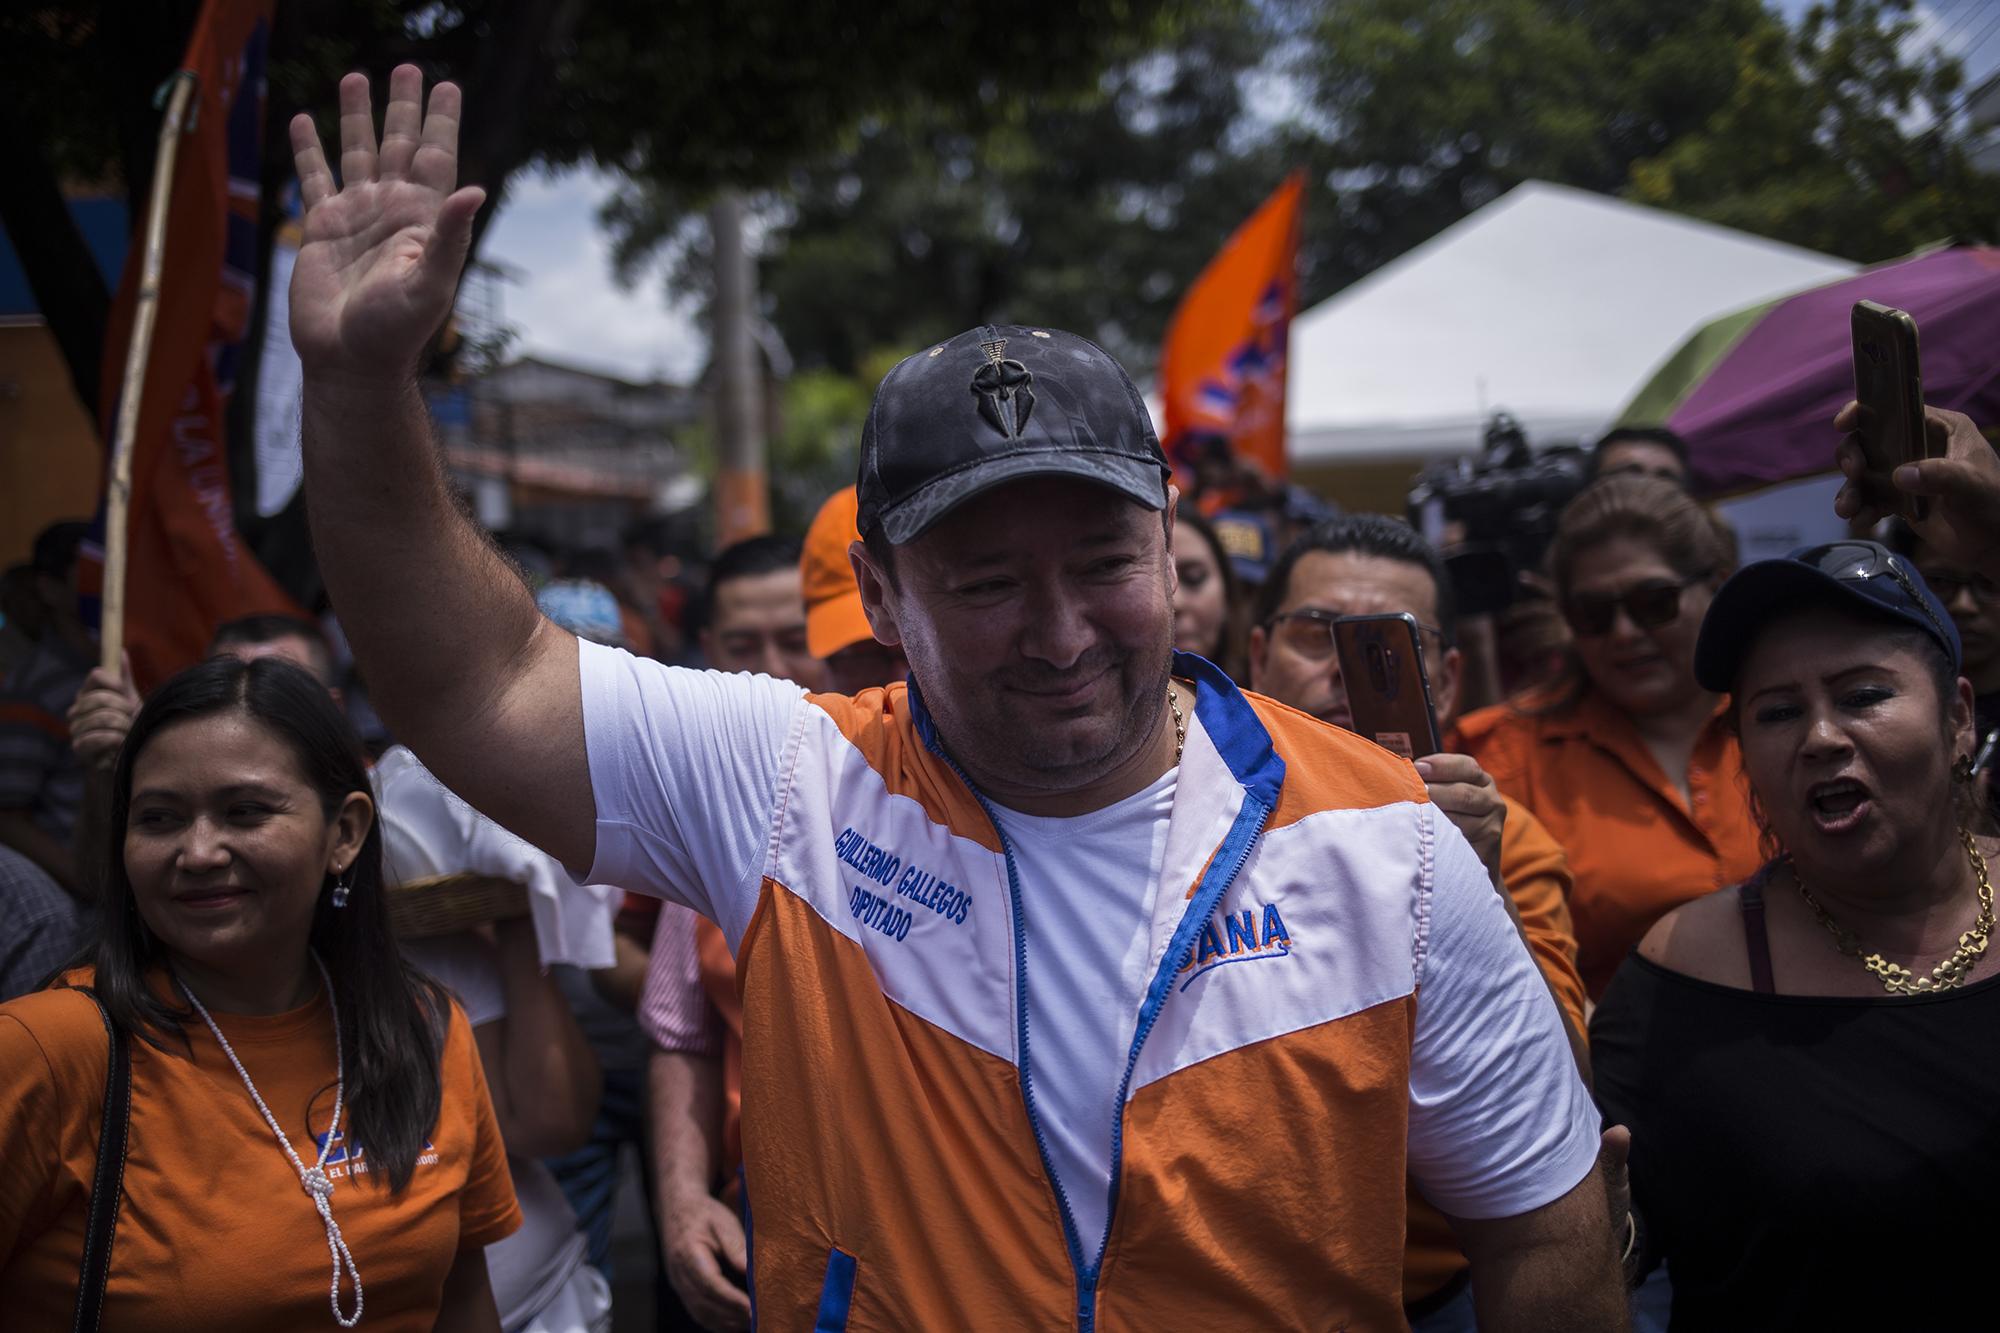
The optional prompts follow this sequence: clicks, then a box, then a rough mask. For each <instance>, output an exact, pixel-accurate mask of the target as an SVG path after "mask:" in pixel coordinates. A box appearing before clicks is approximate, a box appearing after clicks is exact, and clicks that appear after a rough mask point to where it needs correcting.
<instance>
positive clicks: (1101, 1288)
mask: <svg viewBox="0 0 2000 1333" xmlns="http://www.w3.org/2000/svg"><path fill="white" fill-rule="evenodd" d="M367 91H368V90H367V83H366V80H364V79H362V78H360V77H359V76H349V78H348V79H347V80H346V81H345V82H344V83H343V84H342V87H341V109H342V110H341V178H342V182H343V184H342V187H341V188H340V189H339V190H338V191H336V190H335V188H334V182H333V180H332V177H331V175H330V173H329V171H328V169H327V166H326V163H325V160H324V158H323V156H322V154H321V151H320V148H319V145H318V143H317V140H316V136H315V134H314V132H313V129H312V126H311V123H310V122H309V121H307V120H305V119H303V118H301V119H300V120H299V121H297V122H295V123H294V125H293V142H294V147H295V149H296V152H297V158H298V166H299V176H300V181H301V185H302V188H303V191H304V195H305V200H306V205H307V214H306V224H305V225H306V239H305V244H304V246H303V247H302V249H301V251H300V255H299V260H298V266H297V269H296V271H295V276H294V280H293V289H292V309H293V338H294V341H295V342H296V344H297V346H298V350H299V354H300V357H301V359H302V360H303V361H304V363H305V369H306V400H305V415H304V426H305V451H306V467H307V485H308V500H309V504H310V512H311V516H312V522H313V533H314V539H315V542H316V544H317V547H318V550H319V553H320V558H321V561H322V564H323V566H324V569H325V573H326V578H327V582H328V586H329V588H330V590H331V592H332V595H333V598H334V601H335V604H336V605H337V606H338V607H339V608H340V612H341V617H342V621H343V624H344V625H345V626H346V627H347V629H348V632H349V635H350V637H351V640H352V643H353V646H354V649H355V653H356V655H357V657H358V659H359V661H360V663H361V665H362V667H363V669H364V670H365V671H366V672H367V673H368V676H369V680H370V682H371V684H372V685H374V686H375V689H376V694H377V701H378V704H379V706H380V707H381V709H382V711H383V713H384V715H385V717H387V718H388V719H389V720H390V722H391V723H392V724H393V725H394V726H395V728H396V729H397V732H398V734H399V735H401V736H403V737H404V738H406V739H407V741H408V742H409V744H410V745H411V747H412V748H413V749H414V750H415V751H416V752H417V753H418V754H420V755H421V756H423V758H424V761H425V762H426V764H427V765H429V766H430V767H431V768H432V770H433V771H434V772H436V773H437V774H438V775H439V776H440V777H441V778H443V779H444V780H445V781H446V782H447V783H449V784H450V785H451V786H453V787H454V788H456V789H457V790H458V791H459V792H461V793H462V794H463V795H465V796H466V798H467V799H469V800H470V801H471V802H472V803H473V804H475V805H477V806H478V807H480V808H481V809H483V810H485V811H486V812H487V813H489V814H491V815H492V816H493V817H494V818H496V819H498V820H499V821H500V822H501V823H503V824H506V825H507V826H509V827H511V828H513V829H515V830H516V831H518V832H519V833H521V834H522V835H523V836H525V837H527V838H529V839H531V840H532V841H535V842H536V843H538V844H540V845H541V846H543V847H544V848H546V849H548V850H549V851H550V852H551V853H552V854H554V855H556V856H557V857H559V858H560V859H562V860H563V861H565V862H566V863H567V864H569V865H570V866H571V867H573V868H574V869H575V870H577V871H578V872H579V873H585V872H587V874H588V877H589V878H591V879H596V880H604V881H607V882H612V883H618V884H622V885H627V886H631V887H636V888H645V889H649V890H651V891H653V892H657V893H659V894H661V895H662V896H664V897H668V898H672V899H674V900H677V901H680V902H683V903H686V904H688V905H689V906H691V907H693V908H695V909H696V910H697V911H700V912H702V913H703V914H705V915H707V916H710V917H711V918H713V919H714V920H715V921H716V922H717V923H718V924H719V925H720V926H721V927H722V929H723V931H724V933H725V935H726V936H727V937H728V940H729V943H730V945H731V946H732V947H733V949H734V951H735V954H736V957H737V959H738V962H739V967H740V986H741V990H742V994H743V1004H744V1068H743V1090H744V1097H743V1106H744V1116H743V1149H744V1159H745V1173H746V1187H747V1208H748V1213H749V1222H750V1227H749V1230H750V1252H751V1272H750V1286H751V1292H752V1297H753V1300H754V1303H755V1309H756V1313H757V1314H758V1315H759V1316H761V1317H763V1318H767V1319H768V1320H769V1321H770V1323H771V1325H772V1326H773V1327H778V1328H796V1327H804V1326H817V1327H820V1328H840V1327H850V1326H851V1327H856V1328H954V1327H959V1328H965V1327H971V1328H987V1327H1021V1326H1029V1327H1061V1326H1073V1327H1077V1328H1083V1329H1090V1328H1096V1327H1099V1326H1102V1327H1104V1328H1107V1329H1112V1328H1117V1329H1122V1328H1129V1327H1136V1326H1139V1325H1141V1324H1142V1323H1143V1324H1150V1325H1155V1326H1157V1325H1160V1324H1162V1323H1167V1324H1171V1325H1174V1326H1188V1325H1201V1324H1206V1325H1208V1326H1212V1327H1287V1328H1329V1327H1339V1326H1345V1327H1354V1328H1364V1327H1365V1328H1375V1327H1400V1326H1401V1320H1402V1306H1401V1299H1400V1298H1401V1282H1400V1279H1401V1270H1402V1251H1403V1217H1404V1189H1405V1179H1406V1177H1405V1173H1406V1171H1407V1173H1408V1175H1409V1176H1410V1177H1413V1178H1414V1179H1415V1180H1416V1181H1417V1182H1418V1183H1419V1184H1420V1186H1421V1187H1422V1188H1423V1189H1424V1190H1425V1192H1426V1193H1427V1194H1428V1195H1429V1197H1430V1198H1431V1199H1432V1200H1433V1201H1434V1202H1435V1203H1436V1204H1437V1205H1438V1206H1439V1207H1440V1208H1441V1209H1442V1210H1443V1211H1444V1212H1445V1213H1446V1214H1447V1215H1448V1216H1449V1217H1450V1218H1451V1219H1452V1220H1453V1223H1454V1225H1455V1226H1456V1228H1457V1229H1458V1232H1459V1235H1460V1238H1461V1240H1462V1242H1463V1244H1464V1246H1465V1249H1466V1252H1467V1254H1468V1256H1469V1258H1470V1259H1471V1262H1472V1266H1473V1281H1474V1286H1475V1290H1476V1292H1477V1294H1478V1301H1479V1310H1480V1318H1481V1321H1482V1327H1486V1328H1488V1329H1514V1328H1518V1329H1529V1328H1534V1329H1567V1328H1590V1329H1600V1328H1615V1327H1620V1326H1622V1323H1623V1305H1622V1300H1621V1293H1620V1289H1619V1286H1618V1281H1617V1277H1616V1265H1615V1262H1614V1254H1613V1245H1612V1235H1613V1228H1612V1225H1611V1223H1610V1221H1609V1219H1608V1218H1607V1216H1606V1212H1607V1210H1606V1203H1605V1193H1604V1186H1603V1182H1602V1180H1601V1177H1600V1176H1599V1174H1598V1172H1597V1169H1596V1167H1595V1159H1596V1156H1597V1117H1596V1113H1595V1111H1594V1110H1593V1109H1592V1107H1591V1105H1590V1100H1589V1097H1588V1095H1587V1094H1586V1093H1585V1092H1584V1090H1583V1087H1582V1085H1581V1083H1580V1082H1579V1081H1578V1079H1577V1076H1576V1072H1575V1069H1574V1065H1573V1063H1572V1061H1571V1058H1570V1054H1569V1050H1568V1047H1567V1044H1566V1042H1565V1040H1564V1036H1563V1029H1562V1024H1561V1022H1560V1020H1559V1019H1558V1017H1557V1014H1556V1010H1555V1006H1554V1004H1553V1003H1552V1002H1551V1000H1550V999H1549V996H1548V993H1547V991H1546V989H1545V988H1544V987H1543V985H1542V983H1541V981H1540V980H1539V978H1538V977H1537V976H1536V974H1535V971H1534V967H1533V964H1532V963H1531V962H1530V961H1529V959H1528V957H1527V954H1526V952H1525V951H1524V950H1523V949H1522V948H1521V945H1520V942H1519V940H1518V938H1517V937H1516V936H1515V934H1514V931H1513V928H1512V926H1511V925H1510V923H1509V921H1508V919H1507V916H1506V914H1505V912H1504V910H1503V909H1502V908H1501V906H1500V904H1499V902H1498V900H1497V898H1496V897H1495V895H1494V894H1493V892H1492V889H1491V887H1490V885H1489V883H1488V881H1487V878H1486V872H1485V871H1484V869H1483V868H1482V867H1481V865H1480V864H1479V861H1478V859H1477V858H1476V857H1475V856H1474V855H1473V854H1472V852H1471V851H1470V849H1469V848H1468V847H1467V846H1466V844H1465V842H1464V840H1463V839H1462V838H1461V837H1460V836H1459V835H1458V834H1457V833H1456V832H1455V831H1454V830H1453V828H1452V826H1451V824H1450V821H1449V820H1447V819H1445V818H1443V817H1442V816H1440V815H1439V814H1437V813H1436V811H1435V810H1434V809H1433V807H1432V806H1431V805H1430V804H1429V802H1428V800H1427V798H1426V795H1425V791H1424V787H1423V784H1422V783H1421V782H1420V781H1419V780H1418V779H1417V777H1416V775H1415V773H1414V772H1413V771H1412V770H1411V769H1410V768H1409V767H1408V766H1407V765H1404V764H1402V763H1400V762H1399V761H1395V760H1393V759H1391V758H1390V757H1388V756H1387V755H1384V754H1382V753H1381V752H1380V751H1376V750H1374V749H1373V747H1371V746H1369V745H1367V744H1366V743H1365V742H1362V741H1359V740H1357V739H1355V738H1353V737H1351V736H1349V735H1346V734H1344V733H1342V732H1340V731H1338V730H1337V729H1335V728H1332V727H1329V726H1326V725H1324V724H1322V723H1320V722H1318V721H1315V720H1313V719H1309V718H1306V717H1303V716H1301V715H1299V714H1296V713H1293V712H1291V711H1290V710H1287V709H1284V708H1281V707H1278V706H1276V705H1273V704H1270V703H1269V702H1268V701H1262V700H1257V699H1254V698H1249V697H1246V696H1244V695H1242V694H1240V693H1239V692H1238V691H1237V690H1236V689H1235V688H1234V687H1233V686H1232V685H1231V684H1230V683H1229V681H1228V680H1227V679H1226V678H1224V677H1223V676H1221V675H1220V674H1219V673H1218V672H1216V671H1215V670H1214V669H1212V668H1210V667H1208V666H1207V664H1205V663H1203V662H1201V661H1200V660H1199V659H1196V658H1187V657H1176V656H1174V654H1173V652H1172V646H1171V645H1172V625H1173V604H1172V599H1173V588H1174V580H1173V572H1172V564H1171V561H1170V560H1169V559H1168V556H1167V552H1168V538H1169V536H1170V532H1171V526H1172V514H1173V506H1172V503H1171V502H1172V498H1173V494H1172V491H1171V488H1170V487H1169V486H1168V484H1167V472H1166V468H1165V466H1164V463H1163V460H1162V458H1161V454H1160V450H1159V445H1158V443H1157V442H1156V440H1155V439H1154V437H1153V432H1152V428H1151V426H1150V424H1149V422H1148V419H1147V417H1146V413H1145V409H1144V407H1143V405H1142V404H1141V402H1140V399H1139V396H1138V394H1137V393H1136V392H1135V391H1134V390H1133V388H1132V385H1131V382H1130V380H1128V379H1127V378H1126V376H1125V374H1124V372H1123V371H1122V370H1121V369H1120V368H1119V367H1118V366H1117V364H1116V363H1115V362H1113V361H1112V360H1111V359H1110V358H1109V357H1108V356H1106V355H1105V354H1104V353H1103V352H1102V351H1100V350H1099V349H1097V348H1096V347H1094V346H1093V345H1091V344H1090V343H1088V342H1086V341H1084V340H1083V339H1081V338H1077V337H1075V336H1073V335H1071V334H1067V333H1063V332H1060V331H1058V330H1054V329H1048V328H1039V327H1033V326H1024V327H1013V326H1008V327H991V326H989V327H985V328H980V329H975V330H971V331H969V332H967V333H964V334H961V335H959V336H958V337H955V338H952V339H949V340H947V341H945V342H942V343H939V344H937V345H935V346H933V347H927V348H925V349H923V350H921V351H919V352H918V353H917V354H916V355H914V356H912V357H911V358H909V359H908V360H906V361H904V362H903V363H902V364H901V365H899V366H897V367H896V368H895V369H894V370H893V371H891V372H890V373H889V375H888V376H887V377H886V378H885V379H884V380H883V382H882V385H881V387H880V389H879V390H878V391H877V394H876V398H875V404H874V407H873V410H872V411H871V413H870V416H869V420H868V424H867V427H866V428H865V431H864V435H863V440H862V458H861V469H860V477H859V479H858V485H859V516H858V527H859V530H860V532H861V534H862V538H863V540H862V541H861V542H858V543H856V544H855V546H854V548H853V551H852V558H853V561H854V566H855V572H856V577H857V580H858V582H859V585H860V588H861V592H862V598H863V603H864V606H865V608H866V611H867V614H868V617H869V621H870V623H871V625H872V626H873V628H874V631H875V634H876V637H877V638H879V639H881V640H882V641H883V642H884V643H887V644H893V645H897V646H899V647H900V648H901V649H902V650H903V651H904V653H905V654H906V655H907V657H908V659H909V663H910V676H911V682H912V683H911V684H910V685H909V686H903V685H896V686H892V687H890V688H888V689H875V690H867V691H864V692H863V693H861V694H859V695H856V696H853V697H848V696H833V695H807V694H804V693H803V692H801V691H800V690H799V689H798V688H797V687H796V686H792V685H788V684H784V683H782V682H778V681H774V680H771V679H770V678H768V677H761V676H757V677H751V676H724V675H720V674H715V673H699V672H690V671H682V670H676V669H672V668H667V667H662V666H660V665H658V664H657V663H652V662H645V661H640V660H637V659H634V658H632V657H629V656H627V655H625V654H623V653H621V652H618V651H615V650H611V649H604V648H599V647H597V646H595V645H591V644H584V643H579V642H578V641H577V640H576V639H574V638H572V637H571V636H570V635H568V634H565V633H563V632H562V631H560V630H558V629H557V628H556V627H555V626H553V625H551V624H549V623H548V622H547V621H545V620H544V619H542V618H541V617H540V616H539V615H538V614H537V612H536V610H535V605H534V602H533V600H532V598H530V597H529V596H528V595H527V593H526V591H525V590H524V589H523V588H522V587H521V586H520V584H519V583H518V581H517V580H516V579H515V578H514V576H513V574H512V572H511V571H510V570H509V568H508V567H507V565H506V564H505V562H504V561H502V560H501V559H500V558H499V557H498V556H497V555H496V554H494V553H493V551H492V550H491V549H490V548H489V547H488V546H487V544H486V542H485V541H484V540H483V538H482V537H481V536H480V534H479V533H478V532H477V531H476V530H475V529H474V528H473V527H472V526H471V524H470V523H469V522H468V521H467V520H465V519H464V518H463V517H462V516H460V515H459V514H458V512H457V511H456V510H455V509H454V508H453V506H452V504H451V500H450V497H449V495H448V493H447V491H446V488H445V485H444V482H443V478H442V474H441V472H440V469H439V465H438V461H437V454H436V449H435V446H434V444H433V443H432V439H431V432H430V425H429V422H428V420H427V419H426V417H425V413H424V408H423V404H422V401H421V399H420V398H419V397H418V394H417V390H416V387H415V384H414V379H413V367H414V366H415V364H416V360H417V357H418V354H419V352H420V350H421V348H422V345H423V344H424V342H425V341H426V339H427V338H428V337H429V335H430V333H431V332H432V331H433V330H434V329H435V328H436V326H437V325H438V323H439V322H440V321H441V320H442V319H443V318H444V316H445V314H446V312H447V311H448V309H449V306H450V301H451V293H452V289H453V286H454V283H455V279H456V274H457V271H458V268H459V265H460V264H461V263H462V262H463V259H464V256H465V251H466V246H467V239H468V237H469V234H470V225H471V219H472V215H473V212H474V210H475V209H476V208H477V207H478V205H479V203H480V199H481V196H480V193H479V191H478V190H476V189H472V188H466V189H455V188H454V187H455V186H456V172H455V160H454V145H455V139H456V134H457V123H458V114H459V96H458V93H457V90H456V89H454V88H452V87H451V86H450V85H449V84H442V85H439V86H438V87H437V88H436V89H435V90H433V93H432V96H431V103H430V107H429V111H428V114H424V112H423V109H422V107H421V94H422V86H421V80H420V78H419V76H418V75H417V73H416V71H414V70H412V69H407V68H405V69H399V70H397V71H396V73H395V74H394V76H393V78H392V81H391V85H390V99H389V106H388V111H387V115H386V117H385V119H384V121H383V124H382V141H381V145H380V148H379V149H378V148H377V146H376V144H375V140H374V126H373V123H372V120H371V117H370V114H369V107H368V96H367Z"/></svg>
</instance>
